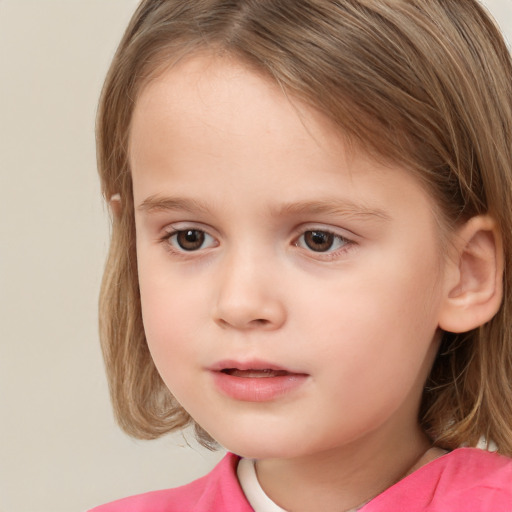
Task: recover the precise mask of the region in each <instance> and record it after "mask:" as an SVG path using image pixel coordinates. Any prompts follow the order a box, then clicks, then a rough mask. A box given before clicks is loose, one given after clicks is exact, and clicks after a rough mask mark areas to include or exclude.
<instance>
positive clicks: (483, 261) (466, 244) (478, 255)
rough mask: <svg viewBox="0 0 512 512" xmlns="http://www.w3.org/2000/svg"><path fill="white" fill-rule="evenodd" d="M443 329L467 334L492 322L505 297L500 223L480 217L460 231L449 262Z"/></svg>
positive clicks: (483, 216)
mask: <svg viewBox="0 0 512 512" xmlns="http://www.w3.org/2000/svg"><path fill="white" fill-rule="evenodd" d="M445 283H446V293H445V296H444V303H443V307H442V310H441V315H440V319H439V327H440V328H441V329H443V330H445V331H448V332H455V333H460V332H467V331H470V330H472V329H475V328H476V327H479V326H481V325H483V324H485V323H486V322H488V321H489V320H490V319H491V318H492V317H493V316H494V315H495V314H496V313H497V311H498V310H499V308H500V305H501V301H502V298H503V245H502V239H501V235H500V232H499V230H498V228H497V225H496V222H495V221H494V220H493V219H492V218H491V217H490V216H488V215H477V216H476V217H472V218H471V219H470V220H469V221H467V222H466V223H465V224H464V225H463V226H462V227H461V228H460V229H458V230H457V232H456V233H455V236H454V237H453V240H452V248H451V250H450V254H449V261H448V263H447V268H446V275H445Z"/></svg>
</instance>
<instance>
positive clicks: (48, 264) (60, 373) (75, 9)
mask: <svg viewBox="0 0 512 512" xmlns="http://www.w3.org/2000/svg"><path fill="white" fill-rule="evenodd" d="M461 1H464V0H461ZM136 3H137V2H136V1H135V0H0V235H1V236H0V308H1V309H0V310H1V312H2V317H1V322H0V325H1V327H0V335H1V337H0V340H1V341H0V512H75V511H76V512H81V511H82V512H83V511H85V509H87V508H88V507H91V506H93V505H95V504H99V503H102V502H105V501H109V500H111V499H114V498H116V497H121V496H126V495H128V494H133V493H137V492H142V491H145V490H151V489H157V488H162V487H171V486H175V485H179V484H182V483H185V482H187V481H189V480H191V479H193V478H195V477H197V476H199V475H200V474H202V473H205V472H206V471H207V470H208V469H209V468H210V467H211V466H212V465H213V464H214V463H215V461H216V460H218V459H219V457H220V456H221V455H222V454H213V455H212V454H209V453H208V452H206V451H205V450H204V449H201V448H199V447H198V446H197V445H196V444H195V443H194V442H193V440H191V439H192V438H191V436H188V437H187V438H184V437H183V436H181V435H178V436H173V437H169V438H167V439H164V440H160V441H157V442H136V441H133V440H131V439H129V438H127V437H126V436H125V435H123V434H122V433H121V432H120V431H119V429H118V428H117V427H116V426H115V425H114V422H113V419H112V414H111V411H110V405H109V403H108V396H107V389H106V382H105V378H104V374H103V366H102V361H101V356H100V351H99V347H98V340H97V329H96V300H97V294H98V287H99V282H100V277H101V270H102V265H103V259H104V255H105V251H106V245H107V238H108V227H107V216H106V213H105V210H104V207H103V205H102V204H101V201H100V197H99V187H98V183H97V179H96V174H95V156H94V132H93V127H94V117H95V109H96V102H97V97H98V94H99V90H100V87H101V83H102V80H103V77H104V74H105V72H106V69H107V66H108V63H109V60H110V58H111V57H112V54H113V51H114V49H115V46H116V44H117V42H118V40H119V38H120V36H121V33H122V30H123V29H124V26H125V25H126V23H127V21H128V19H129V16H130V15H131V12H132V11H133V9H134V7H135V5H136ZM487 4H488V5H489V6H490V7H491V8H492V10H493V12H494V13H495V15H496V17H497V18H498V20H499V22H500V23H501V25H502V27H503V29H504V30H505V32H506V33H507V34H509V37H510V38H512V0H488V1H487ZM187 442H190V446H188V445H187Z"/></svg>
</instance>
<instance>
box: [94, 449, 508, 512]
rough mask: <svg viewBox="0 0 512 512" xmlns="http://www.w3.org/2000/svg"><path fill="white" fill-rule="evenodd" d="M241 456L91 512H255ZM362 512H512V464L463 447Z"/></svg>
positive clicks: (382, 495)
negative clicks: (241, 479)
mask: <svg viewBox="0 0 512 512" xmlns="http://www.w3.org/2000/svg"><path fill="white" fill-rule="evenodd" d="M237 463H238V457H236V456H235V455H233V454H228V455H226V457H225V458H224V459H222V461H221V462H220V463H219V464H218V465H217V466H216V467H215V468H214V469H213V471H212V472H211V473H209V474H208V475H206V476H204V477H203V478H200V479H199V480H196V481H194V482H192V483H190V484H188V485H185V486H183V487H178V488H177V489H170V490H165V491H156V492H150V493H147V494H141V495H139V496H133V497H131V498H125V499H123V500H119V501H115V502H113V503H110V504H107V505H103V506H100V507H97V508H95V509H93V510H91V511H90V512H252V508H251V506H250V505H249V504H248V503H247V500H246V499H245V496H244V494H243V492H242V489H241V488H240V485H239V484H238V480H237V477H236V465H237ZM360 511H361V512H512V460H511V459H508V458H506V457H502V456H500V455H496V454H493V453H489V452H485V451H482V450H478V449H476V448H459V449H458V450H454V451H453V452H451V453H448V454H446V455H444V456H442V457H440V458H438V459H436V460H434V461H432V462H431V463H429V464H427V465H425V466H423V467H422V468H420V469H418V470H417V471H415V472H414V473H413V474H411V475H409V476H408V477H406V478H404V479H403V480H401V481H400V482H398V483H397V484H395V485H394V486H392V487H390V488H389V489H388V490H386V491H384V492H383V493H382V494H380V495H379V496H377V497H376V498H375V499H373V500H372V501H371V502H370V503H368V504H367V505H366V506H364V507H363V508H362V509H360Z"/></svg>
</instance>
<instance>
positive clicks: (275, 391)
mask: <svg viewBox="0 0 512 512" xmlns="http://www.w3.org/2000/svg"><path fill="white" fill-rule="evenodd" d="M209 371H210V372H211V375H212V377H213V381H214V384H215V386H216V387H217V389H218V390H219V391H220V392H221V393H223V394H224V395H227V396H229V397H230V398H233V399H235V400H240V401H244V402H268V401H272V400H276V399H278V398H280V397H282V396H284V395H287V394H289V393H292V392H293V391H295V390H296V389H297V388H299V387H301V386H302V385H303V384H304V383H305V382H306V380H307V378H308V375H307V374H305V373H300V372H297V371H294V370H291V369H288V368H284V367H282V366H280V365H276V364H273V363H269V362H266V361H259V360H254V361H243V362H242V361H232V360H225V361H219V362H218V363H216V364H215V365H213V366H212V367H210V368H209Z"/></svg>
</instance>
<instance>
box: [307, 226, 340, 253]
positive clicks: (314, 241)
mask: <svg viewBox="0 0 512 512" xmlns="http://www.w3.org/2000/svg"><path fill="white" fill-rule="evenodd" d="M303 236H304V244H305V245H306V246H307V247H308V248H309V249H311V250H312V251H315V252H325V251H328V250H329V249H331V248H332V246H333V244H334V240H335V238H336V237H335V235H334V234H333V233H329V232H328V231H306V232H305V233H304V235H303Z"/></svg>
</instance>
